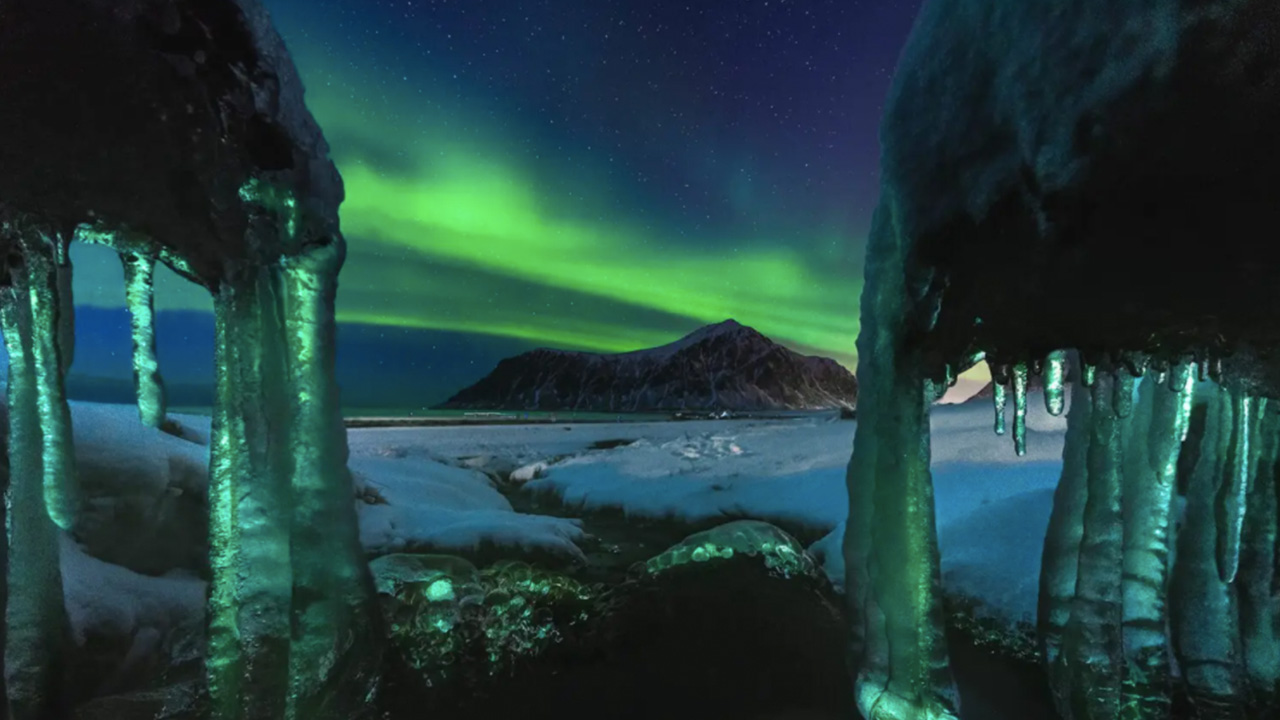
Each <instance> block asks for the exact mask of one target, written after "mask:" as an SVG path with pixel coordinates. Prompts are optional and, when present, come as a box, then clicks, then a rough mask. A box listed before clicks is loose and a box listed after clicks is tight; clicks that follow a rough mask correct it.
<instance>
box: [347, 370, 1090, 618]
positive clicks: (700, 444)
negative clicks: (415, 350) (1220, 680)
mask: <svg viewBox="0 0 1280 720" xmlns="http://www.w3.org/2000/svg"><path fill="white" fill-rule="evenodd" d="M1028 407H1029V412H1028V420H1027V427H1028V433H1027V435H1028V440H1027V445H1028V452H1027V455H1026V456H1024V457H1022V458H1019V457H1017V456H1016V455H1015V454H1014V451H1013V443H1012V440H1011V439H1010V438H1009V437H1008V436H1006V437H998V436H996V435H995V434H994V432H993V431H992V420H993V417H992V410H991V407H990V405H989V404H987V403H982V402H976V403H971V404H965V405H950V406H938V407H935V408H934V411H933V414H932V418H933V421H932V425H933V433H932V445H933V471H934V485H935V502H936V507H937V522H938V542H939V544H940V546H941V552H942V568H943V576H944V577H943V579H944V583H945V585H946V586H947V588H948V590H951V591H953V592H957V593H961V594H964V595H966V596H970V597H972V598H974V599H977V600H979V601H981V602H982V603H983V605H982V607H981V608H980V609H981V610H984V611H989V612H991V613H992V614H994V615H997V616H1001V617H1003V618H1005V619H1007V620H1026V621H1032V620H1034V616H1035V606H1036V593H1037V588H1038V576H1039V570H1040V550H1041V546H1042V544H1043V539H1044V532H1045V528H1046V527H1047V526H1048V522H1049V513H1050V511H1051V509H1052V505H1053V488H1054V486H1055V485H1056V484H1057V480H1058V473H1059V470H1060V468H1061V458H1062V444H1063V438H1064V434H1065V431H1066V417H1065V414H1064V415H1063V416H1061V417H1056V418H1055V417H1052V416H1050V415H1049V414H1048V413H1047V412H1045V410H1044V403H1043V399H1042V397H1041V396H1040V395H1039V394H1035V395H1033V396H1032V397H1030V398H1029V399H1028ZM1009 416H1010V417H1009V423H1008V426H1009V427H1010V428H1012V408H1011V409H1010V412H1009ZM854 426H855V424H854V423H851V422H847V421H838V420H830V419H828V418H825V417H823V418H816V417H815V418H809V419H802V420H785V421H705V422H704V421H697V422H679V423H672V422H665V423H635V424H630V423H622V424H584V425H572V426H568V425H537V426H497V427H485V428H477V427H446V428H431V429H419V428H387V429H367V430H358V431H353V432H352V433H351V434H350V443H351V449H352V467H353V468H357V469H360V468H362V467H363V466H362V465H361V463H362V462H364V459H365V458H371V457H376V456H388V455H389V456H396V457H398V458H399V461H400V462H408V463H413V464H415V465H417V466H418V467H423V468H425V467H427V465H425V463H431V462H456V461H457V460H459V459H461V458H480V459H483V458H485V457H488V458H503V459H506V460H509V461H510V462H511V464H513V465H516V466H520V467H521V468H522V469H524V470H525V471H526V472H525V473H524V474H525V475H534V476H535V478H534V479H532V480H530V481H528V482H527V483H526V485H525V486H526V488H528V489H530V490H535V491H538V492H544V493H552V494H554V495H556V496H557V497H558V498H559V499H560V500H561V501H562V502H564V503H565V504H566V505H568V506H569V507H570V508H581V509H584V510H598V509H605V508H615V509H620V510H622V511H623V512H625V513H626V514H627V515H630V516H641V517H659V518H675V519H683V520H688V521H705V520H708V519H713V518H717V517H725V518H736V517H751V518H759V519H764V520H781V521H787V522H790V523H795V524H801V525H804V526H807V527H810V528H815V529H821V530H830V531H831V532H830V533H829V534H828V535H827V536H826V537H825V538H823V539H822V540H821V541H819V542H818V543H816V544H815V546H814V547H813V550H814V552H815V553H816V554H818V555H819V557H820V559H822V560H823V563H824V567H825V568H826V569H827V572H828V574H829V575H830V576H831V577H832V579H833V580H835V581H836V582H837V583H838V584H842V583H843V573H844V562H843V558H842V557H841V553H840V551H839V545H840V537H841V536H842V534H843V527H844V526H843V521H844V518H845V516H846V514H847V512H848V495H847V494H846V491H845V467H846V465H847V464H848V462H849V454H850V451H851V448H852V443H853V431H854ZM566 428H572V429H571V430H570V429H566ZM605 440H634V441H635V442H633V443H632V444H630V445H625V446H622V447H616V448H613V449H609V450H592V449H590V447H591V446H592V444H594V443H597V442H599V441H605ZM419 463H424V464H422V465H418V464H419ZM516 474H517V476H518V475H520V474H521V473H520V471H517V473H516ZM374 476H376V473H375V474H371V475H370V477H374ZM526 517H527V516H526ZM537 542H546V540H545V539H544V540H539V541H537Z"/></svg>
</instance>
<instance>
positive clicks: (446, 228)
mask: <svg viewBox="0 0 1280 720" xmlns="http://www.w3.org/2000/svg"><path fill="white" fill-rule="evenodd" d="M265 2H266V5H267V7H268V9H269V10H270V11H271V13H272V15H273V17H274V18H275V21H276V24H277V27H278V28H279V30H280V32H281V34H282V35H283V36H284V38H285V41H286V43H287V44H288V46H289V48H290V50H291V52H292V53H293V55H294V59H295V62H296V64H297V66H298V68H299V71H300V73H301V75H302V78H303V81H304V83H305V84H306V86H307V99H308V104H309V106H310V107H311V109H312V112H313V113H314V114H315V116H316V118H317V120H318V121H319V122H320V125H321V126H322V127H323V129H324V131H325V134H326V136H327V137H328V139H329V142H330V144H331V146H332V154H333V157H334V160H335V161H336V162H337V164H338V168H339V170H340V171H341V173H342V175H343V177H344V179H345V182H346V187H347V200H346V202H345V204H344V205H343V208H342V224H343V229H344V232H345V234H346V236H347V240H348V243H349V255H348V260H347V265H346V267H345V269H344V271H343V274H342V279H341V288H340V294H339V301H338V319H339V322H340V323H341V326H340V331H339V332H340V335H339V338H340V341H339V342H340V345H339V360H340V363H339V381H340V382H342V383H343V384H344V392H345V393H347V395H348V396H351V395H352V393H353V392H355V393H356V394H357V395H360V394H361V393H366V394H367V393H368V392H371V391H369V390H368V388H364V386H363V385H361V383H364V384H366V385H367V384H369V383H370V382H371V381H368V379H367V378H366V379H363V380H356V379H353V377H354V376H355V375H365V374H368V370H369V369H370V368H380V369H381V370H382V372H379V373H377V374H378V375H379V376H380V377H381V378H382V382H383V384H384V385H386V384H396V383H400V384H403V383H405V382H409V383H412V384H414V387H415V388H416V389H417V390H420V391H421V392H420V393H419V395H421V396H422V398H424V399H423V400H422V401H423V402H428V401H439V400H442V399H443V397H440V395H441V394H442V393H443V395H444V396H447V395H448V394H449V393H450V392H451V391H452V390H456V389H458V388H459V387H461V385H462V384H466V383H469V382H471V381H474V380H475V379H478V378H479V377H480V376H482V375H484V374H485V373H487V372H488V371H489V370H490V369H492V367H493V365H494V364H496V362H497V360H498V359H500V358H501V357H504V356H506V355H511V354H515V353H517V352H521V351H523V350H526V349H530V348H533V347H538V346H552V347H561V348H570V349H582V350H593V351H603V352H616V351H626V350H634V349H638V348H642V347H648V346H653V345H659V344H663V343H666V342H670V341H672V340H675V339H676V338H678V337H680V336H682V335H684V334H686V333H688V332H690V331H692V330H694V329H696V328H697V327H699V326H701V325H705V324H708V323H713V322H719V321H721V320H724V319H726V318H730V317H732V318H734V319H736V320H738V321H739V322H741V323H744V324H746V325H750V326H752V327H755V328H756V329H758V330H760V331H761V332H763V333H764V334H766V335H768V336H770V337H771V338H773V339H775V340H777V341H779V342H782V343H784V344H786V345H788V346H789V347H792V348H793V349H796V350H799V351H802V352H807V353H814V354H821V355H826V356H829V357H834V358H836V359H837V360H839V361H841V362H842V363H845V364H846V365H847V366H849V367H850V368H852V367H853V366H854V364H855V363H856V358H855V356H854V340H855V338H856V335H857V329H858V325H857V310H858V295H859V293H860V291H861V274H862V270H861V261H862V254H863V250H864V247H865V239H866V233H867V230H868V227H869V224H870V217H871V211H872V209H873V207H874V205H875V202H876V198H877V184H878V175H877V167H876V165H877V157H878V154H879V148H878V145H877V126H878V123H879V117H880V114H881V110H882V106H883V101H884V97H885V95H886V93H887V90H888V87H889V82H890V79H891V76H892V71H893V68H894V65H895V63H896V60H897V56H898V53H899V51H900V49H901V47H902V45H903V43H904V42H905V39H906V35H907V33H908V31H909V29H910V26H911V23H912V21H913V20H914V17H915V15H916V13H917V11H918V9H919V4H920V0H864V1H858V0H697V1H693V0H592V1H591V2H585V1H584V0H527V1H525V0H521V1H520V2H517V1H516V0H265ZM98 250H99V249H94V248H79V249H78V250H77V256H73V260H75V262H76V263H77V277H76V293H77V302H78V304H79V305H81V306H85V307H86V308H89V309H90V310H88V311H87V314H86V313H82V319H83V320H85V321H89V320H90V319H92V321H93V322H96V323H97V324H98V328H97V330H96V331H94V330H92V329H91V331H90V332H89V333H87V334H86V333H82V335H83V336H84V338H85V339H84V340H82V341H81V342H82V343H84V342H89V343H91V344H92V343H94V342H100V344H101V348H103V351H102V352H98V353H94V354H92V355H90V357H91V358H92V359H91V360H86V361H84V363H82V362H81V361H80V360H77V366H76V368H75V371H76V372H80V373H81V374H86V373H87V374H95V373H97V374H104V373H105V374H111V373H114V372H116V369H117V366H118V369H119V370H120V371H121V372H123V373H124V375H125V376H126V377H127V374H128V370H127V368H128V365H127V360H126V356H127V348H128V345H127V332H124V331H123V328H124V327H125V325H124V316H123V313H120V312H115V313H114V314H113V313H112V312H105V311H107V310H111V309H113V308H114V309H116V310H118V309H119V308H120V306H121V304H122V299H123V290H122V288H121V285H120V281H119V279H118V278H119V274H120V269H119V263H118V262H116V261H115V260H114V258H111V257H109V254H105V253H103V252H98ZM157 302H158V305H159V307H160V308H161V309H162V310H170V311H174V312H171V313H169V318H170V319H169V321H168V323H167V325H166V323H165V322H163V321H162V323H161V328H160V338H159V341H160V346H161V362H162V365H163V364H165V360H166V356H168V357H169V358H170V359H171V362H170V363H169V364H170V365H175V364H176V365H181V366H183V367H185V368H187V369H188V370H189V374H191V378H190V380H189V381H190V382H198V381H199V380H200V377H202V376H203V374H204V373H205V372H206V371H205V369H204V368H206V367H207V366H208V365H209V362H210V360H209V359H207V358H206V359H203V360H201V359H200V358H199V357H198V356H201V355H203V353H204V352H205V350H206V349H209V348H211V347H212V338H211V335H210V336H209V338H207V340H206V338H205V337H204V326H205V324H207V325H208V327H209V328H210V330H209V332H210V333H211V332H212V331H211V328H212V324H211V322H208V321H207V318H203V317H202V314H204V315H207V313H208V312H209V310H210V308H211V303H210V301H209V300H208V298H207V296H205V295H204V294H203V291H200V290H198V289H196V288H194V287H193V286H189V285H186V284H185V283H182V282H181V281H179V280H177V279H176V278H174V277H164V278H161V282H160V283H159V289H158V297H157ZM95 308H96V309H98V310H102V311H103V312H96V314H95V311H94V310H93V309H95ZM179 311H185V312H179ZM163 315H165V313H163V312H162V316H163ZM112 318H116V319H112ZM116 324H119V325H120V328H121V332H122V333H123V335H122V337H116V336H117V335H118V334H120V333H117V332H116V330H115V328H114V325H116ZM82 325H83V323H82ZM170 326H172V327H173V328H177V329H176V330H171V331H169V332H166V327H170ZM83 329H84V328H81V330H82V331H83ZM99 336H101V337H100V338H99ZM210 352H211V350H210ZM90 363H91V364H90ZM164 369H165V371H166V373H167V374H169V375H171V376H172V375H173V371H172V370H171V369H170V368H164ZM179 372H180V374H181V371H179ZM209 373H211V370H209ZM344 373H345V377H344ZM209 376H210V377H211V374H210V375H209ZM180 380H183V378H180ZM357 386H358V387H359V388H360V389H357V390H354V391H353V390H351V389H349V388H352V387H357ZM375 394H376V393H375ZM415 397H417V396H416V395H415ZM349 399H350V398H349ZM370 402H380V400H379V401H375V400H370ZM415 402H416V400H415Z"/></svg>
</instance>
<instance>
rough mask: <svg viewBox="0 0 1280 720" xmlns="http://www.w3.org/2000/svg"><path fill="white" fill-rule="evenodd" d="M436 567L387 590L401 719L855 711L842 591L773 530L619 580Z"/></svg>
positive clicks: (390, 692) (668, 558)
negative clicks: (431, 643) (432, 643)
mask: <svg viewBox="0 0 1280 720" xmlns="http://www.w3.org/2000/svg"><path fill="white" fill-rule="evenodd" d="M744 531H745V532H744ZM766 546H767V547H766ZM437 562H440V563H442V564H443V565H444V567H442V568H441V569H438V570H427V571H426V572H424V573H423V575H422V578H421V580H418V581H416V582H408V583H401V584H400V585H399V586H398V587H397V588H396V589H395V590H394V591H393V592H392V593H391V594H384V595H383V597H384V603H385V604H384V608H385V609H386V611H387V617H388V620H389V623H390V625H391V627H392V628H393V630H392V633H393V637H394V639H395V646H396V651H395V652H394V653H393V655H394V659H393V661H392V664H391V668H390V671H389V673H388V675H389V683H388V687H387V691H386V693H385V694H384V703H385V704H384V717H386V718H388V719H389V720H390V719H391V718H401V717H410V716H421V715H423V714H426V715H428V716H438V717H450V718H494V717H559V718H563V717H572V718H577V717H582V718H588V717H589V718H599V717H610V718H658V717H663V718H699V719H705V718H718V717H741V718H765V717H832V718H835V717H848V716H849V714H850V713H851V711H852V705H851V702H850V700H851V698H850V697H849V692H848V675H847V673H846V671H845V665H844V636H845V629H844V621H843V618H842V613H841V612H840V609H839V600H838V598H837V596H836V595H835V594H834V592H833V591H832V589H831V588H830V586H829V584H828V583H827V581H826V579H825V578H824V577H823V576H822V575H821V573H820V572H818V571H817V568H816V566H815V565H814V563H813V562H812V560H811V559H809V558H808V557H807V556H806V555H805V554H804V551H803V549H802V548H801V547H800V546H799V544H798V543H796V542H795V541H794V540H791V539H790V538H789V537H788V536H786V535H785V533H782V532H781V531H779V530H777V529H776V528H773V527H772V526H769V525H767V524H765V523H757V522H752V521H747V522H737V523H730V524H729V525H727V526H722V527H721V528H718V529H715V530H712V531H709V532H707V533H700V534H698V535H695V536H692V537H691V538H690V539H689V540H686V541H685V542H684V543H681V544H680V545H678V546H676V547H675V548H672V549H671V550H669V551H667V552H665V553H661V554H660V555H658V556H656V557H655V558H653V559H651V560H650V561H649V562H648V563H647V564H643V565H638V566H637V567H636V568H633V571H632V576H631V577H630V578H629V579H627V580H626V581H624V582H622V583H620V584H618V585H616V586H613V587H608V586H605V585H602V584H596V585H584V584H579V583H577V582H575V581H573V580H571V579H569V578H566V577H564V576H562V575H557V574H553V573H545V572H542V571H539V570H536V569H533V568H530V567H528V566H525V565H520V564H506V565H502V566H498V567H493V568H488V569H486V570H483V571H475V570H474V568H469V567H466V566H463V565H460V564H458V563H457V562H450V561H446V560H443V559H440V560H438V561H437ZM455 579H459V580H460V581H458V580H455ZM383 589H384V590H385V589H388V588H387V586H386V585H384V586H383ZM467 593H470V594H469V595H468V594H467ZM433 597H434V598H436V600H434V601H432V600H431V599H430V598H433ZM433 606H439V607H436V608H433ZM457 619H462V622H461V623H457V624H455V621H456V620H457ZM444 628H448V630H444ZM428 638H434V639H435V640H436V642H437V643H438V644H437V645H436V648H437V649H436V650H430V651H428V650H427V649H426V648H425V645H424V643H423V641H424V640H426V639H428ZM441 648H443V651H442V650H441ZM441 652H443V653H444V654H437V655H436V658H435V659H436V663H435V664H434V665H429V666H424V665H423V660H424V659H426V656H427V655H428V654H430V653H441ZM441 661H444V662H441ZM445 666H447V667H450V668H451V669H452V672H451V673H448V674H445V673H441V672H440V668H441V667H445Z"/></svg>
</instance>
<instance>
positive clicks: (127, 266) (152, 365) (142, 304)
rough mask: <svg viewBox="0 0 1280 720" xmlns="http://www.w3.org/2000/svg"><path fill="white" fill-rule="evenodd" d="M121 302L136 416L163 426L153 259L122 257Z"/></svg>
mask: <svg viewBox="0 0 1280 720" xmlns="http://www.w3.org/2000/svg"><path fill="white" fill-rule="evenodd" d="M120 260H121V262H122V263H123V264H124V298H125V307H126V308H128V310H129V329H130V333H131V334H132V336H133V384H134V389H135V391H136V392H137V395H138V415H139V416H140V417H141V418H142V422H143V423H145V424H146V425H149V426H151V427H160V426H161V425H162V424H163V423H164V417H165V398H164V381H163V380H162V379H161V377H160V365H159V363H158V362H156V325H155V315H156V313H155V302H154V299H153V298H154V288H155V285H154V279H153V278H154V276H155V269H156V261H155V258H153V257H151V256H148V255H138V254H135V253H125V254H123V255H121V256H120Z"/></svg>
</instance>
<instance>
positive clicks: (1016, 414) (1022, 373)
mask: <svg viewBox="0 0 1280 720" xmlns="http://www.w3.org/2000/svg"><path fill="white" fill-rule="evenodd" d="M1013 449H1014V452H1016V453H1017V454H1018V456H1019V457H1021V456H1023V455H1026V454H1027V364H1026V363H1021V362H1020V363H1018V364H1017V365H1014V366H1013Z"/></svg>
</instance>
